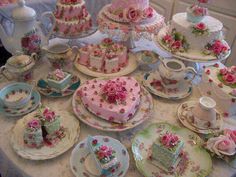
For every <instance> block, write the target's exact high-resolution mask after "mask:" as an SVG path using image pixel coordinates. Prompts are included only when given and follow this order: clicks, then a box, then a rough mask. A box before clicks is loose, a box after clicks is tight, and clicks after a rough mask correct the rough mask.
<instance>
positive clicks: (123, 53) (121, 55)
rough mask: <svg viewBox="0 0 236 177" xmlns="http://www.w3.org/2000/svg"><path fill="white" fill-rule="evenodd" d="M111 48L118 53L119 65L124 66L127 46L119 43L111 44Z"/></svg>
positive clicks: (126, 57)
mask: <svg viewBox="0 0 236 177" xmlns="http://www.w3.org/2000/svg"><path fill="white" fill-rule="evenodd" d="M111 49H112V50H113V51H114V52H115V53H116V54H117V55H118V58H119V66H120V67H124V66H125V65H126V64H127V61H128V56H127V47H125V46H124V45H121V44H117V43H115V44H113V45H112V46H111Z"/></svg>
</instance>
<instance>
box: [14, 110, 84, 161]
mask: <svg viewBox="0 0 236 177" xmlns="http://www.w3.org/2000/svg"><path fill="white" fill-rule="evenodd" d="M35 113H36V112H32V113H30V114H28V115H26V116H25V117H23V118H22V119H20V120H18V121H17V122H16V125H15V127H14V128H13V129H12V136H11V145H12V147H13V149H14V150H15V152H16V153H17V154H18V155H19V156H21V157H23V158H25V159H30V160H46V159H52V158H54V157H57V156H59V155H61V154H63V153H64V152H66V151H67V150H69V149H70V148H71V147H72V146H73V145H74V144H75V143H76V142H77V140H78V138H79V133H80V126H79V122H78V121H77V120H76V118H75V117H74V116H73V114H72V113H69V112H66V111H58V114H59V115H61V124H62V125H63V127H64V128H65V135H66V136H65V137H64V138H63V139H61V140H60V141H59V142H58V143H57V144H55V145H54V146H43V147H41V148H38V149H37V148H29V147H27V146H26V145H25V144H24V140H23V136H24V128H25V125H26V124H27V122H29V120H30V119H32V118H33V117H34V115H35Z"/></svg>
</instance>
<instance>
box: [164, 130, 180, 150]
mask: <svg viewBox="0 0 236 177" xmlns="http://www.w3.org/2000/svg"><path fill="white" fill-rule="evenodd" d="M160 142H161V143H162V144H163V145H164V146H165V147H167V148H172V147H174V146H176V145H177V144H178V142H179V137H178V136H176V135H174V134H172V133H166V134H164V135H163V136H162V137H161V139H160Z"/></svg>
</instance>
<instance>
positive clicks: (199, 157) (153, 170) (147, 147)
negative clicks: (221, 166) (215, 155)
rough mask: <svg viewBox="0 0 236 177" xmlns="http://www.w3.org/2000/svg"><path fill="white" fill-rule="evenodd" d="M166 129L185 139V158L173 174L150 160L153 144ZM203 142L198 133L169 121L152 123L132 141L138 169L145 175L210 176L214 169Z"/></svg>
mask: <svg viewBox="0 0 236 177" xmlns="http://www.w3.org/2000/svg"><path fill="white" fill-rule="evenodd" d="M166 131H169V132H173V133H175V134H177V135H178V136H180V137H182V139H183V141H184V149H183V152H184V154H185V155H184V158H182V160H181V161H180V163H179V165H178V166H177V168H176V170H175V172H174V173H172V174H171V173H167V172H164V171H163V170H161V169H160V168H158V167H156V166H154V165H153V164H152V163H151V162H150V160H149V157H150V155H151V146H152V144H153V143H154V142H155V140H156V139H157V138H158V137H159V136H160V133H164V132H166ZM202 143H203V142H202V140H201V139H200V137H199V136H198V135H196V134H195V133H193V132H191V131H189V130H188V129H186V128H180V127H177V126H172V125H170V124H168V123H157V124H152V125H151V126H149V127H148V128H146V129H145V130H142V131H141V132H139V133H138V134H137V135H136V136H135V138H134V139H133V142H132V152H133V155H134V159H135V162H136V166H137V168H138V170H139V171H140V173H142V174H143V175H144V176H145V177H154V176H162V177H165V176H168V177H175V176H178V177H187V176H192V177H197V176H208V175H209V173H210V172H211V170H212V161H211V157H210V155H209V154H208V153H207V151H206V150H205V149H203V148H201V145H202Z"/></svg>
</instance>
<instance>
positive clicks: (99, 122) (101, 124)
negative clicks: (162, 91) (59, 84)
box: [72, 87, 153, 132]
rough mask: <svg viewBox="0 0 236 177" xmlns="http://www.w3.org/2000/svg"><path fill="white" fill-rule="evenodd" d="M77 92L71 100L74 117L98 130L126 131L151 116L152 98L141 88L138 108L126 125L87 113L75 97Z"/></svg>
mask: <svg viewBox="0 0 236 177" xmlns="http://www.w3.org/2000/svg"><path fill="white" fill-rule="evenodd" d="M78 91H79V90H77V91H76V92H75V93H74V95H73V98H72V106H73V110H74V113H75V115H76V116H77V117H78V118H79V119H80V120H81V121H82V122H84V123H85V124H87V125H89V126H91V127H93V128H96V129H99V130H103V131H114V132H120V131H124V130H128V129H131V128H134V127H136V126H138V125H139V124H141V123H143V122H144V121H146V120H147V119H149V118H150V116H151V114H152V108H153V102H152V96H151V95H150V93H149V92H148V91H147V90H146V89H145V88H143V87H141V99H140V106H139V108H138V109H137V111H136V113H135V115H134V117H133V118H132V119H130V120H129V121H128V122H127V123H123V124H119V123H113V122H109V121H106V120H104V119H102V118H99V117H97V116H96V115H95V114H93V113H91V112H90V111H88V110H87V109H86V108H85V107H84V105H83V103H82V101H81V99H80V97H78V96H77V92H78Z"/></svg>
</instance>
